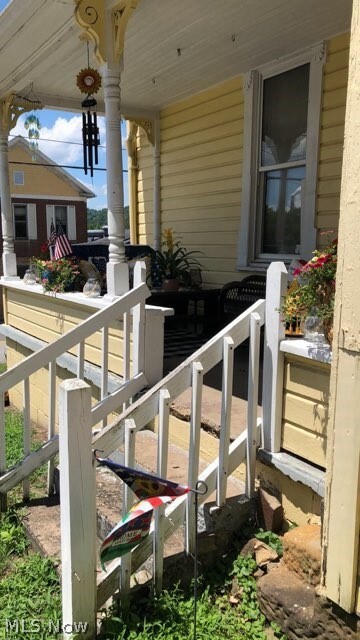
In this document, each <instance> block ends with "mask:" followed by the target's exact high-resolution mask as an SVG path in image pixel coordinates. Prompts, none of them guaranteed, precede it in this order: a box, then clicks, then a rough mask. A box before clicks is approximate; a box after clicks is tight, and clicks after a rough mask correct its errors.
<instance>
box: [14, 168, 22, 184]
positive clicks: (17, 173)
mask: <svg viewBox="0 0 360 640" xmlns="http://www.w3.org/2000/svg"><path fill="white" fill-rule="evenodd" d="M15 175H19V176H20V175H21V176H22V182H16V180H15ZM13 183H14V185H16V186H17V187H23V186H24V184H25V177H24V172H23V171H18V170H16V171H15V170H14V171H13Z"/></svg>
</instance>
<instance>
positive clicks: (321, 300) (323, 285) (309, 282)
mask: <svg viewBox="0 0 360 640" xmlns="http://www.w3.org/2000/svg"><path fill="white" fill-rule="evenodd" d="M336 266H337V240H334V241H333V242H331V243H330V244H329V245H328V246H327V247H326V248H325V249H324V250H323V251H319V250H316V251H314V257H313V258H312V259H311V260H309V262H307V263H306V264H304V265H303V266H301V267H299V268H298V269H296V270H295V272H294V276H295V278H294V281H293V283H292V285H291V286H290V289H289V291H288V293H287V295H286V296H285V299H284V303H283V305H282V307H281V309H280V311H281V314H282V316H283V318H284V320H285V321H286V322H289V323H291V322H293V320H294V318H302V319H305V318H306V317H307V316H308V315H311V314H312V313H314V312H316V315H317V316H318V317H319V318H321V319H322V320H323V323H324V328H325V332H326V333H329V331H330V327H331V326H332V322H333V315H334V301H335V285H336Z"/></svg>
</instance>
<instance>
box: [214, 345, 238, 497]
mask: <svg viewBox="0 0 360 640" xmlns="http://www.w3.org/2000/svg"><path fill="white" fill-rule="evenodd" d="M233 379H234V340H233V339H232V338H230V337H228V336H225V338H224V339H223V375H222V393H221V423H220V444H219V467H218V481H217V491H216V504H217V506H218V507H221V506H223V505H224V504H225V502H226V488H227V481H228V475H229V446H230V423H231V404H232V392H233Z"/></svg>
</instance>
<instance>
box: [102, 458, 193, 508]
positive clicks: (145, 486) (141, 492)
mask: <svg viewBox="0 0 360 640" xmlns="http://www.w3.org/2000/svg"><path fill="white" fill-rule="evenodd" d="M96 459H97V461H98V463H99V464H100V465H102V466H105V467H108V469H111V471H113V472H114V473H116V475H117V476H118V477H119V478H121V480H123V482H125V484H127V485H128V487H130V489H131V491H133V492H134V493H135V495H136V497H137V498H139V500H144V498H150V497H154V496H170V498H173V499H174V498H177V497H178V496H182V495H183V494H184V493H188V492H189V491H190V487H186V486H184V485H181V484H177V483H176V482H171V480H165V479H164V478H158V477H157V476H153V475H152V474H150V473H145V472H144V471H138V470H137V469H130V468H129V467H124V466H123V465H122V464H118V463H117V462H113V460H110V459H109V458H96Z"/></svg>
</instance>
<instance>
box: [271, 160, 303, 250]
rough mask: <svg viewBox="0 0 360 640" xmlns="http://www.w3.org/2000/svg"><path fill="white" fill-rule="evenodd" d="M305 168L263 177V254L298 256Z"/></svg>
mask: <svg viewBox="0 0 360 640" xmlns="http://www.w3.org/2000/svg"><path fill="white" fill-rule="evenodd" d="M304 178H305V167H295V168H293V169H282V170H281V171H267V172H266V173H264V201H265V202H264V209H263V220H262V247H261V252H262V253H284V254H294V253H296V245H298V244H300V219H301V189H302V180H304Z"/></svg>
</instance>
